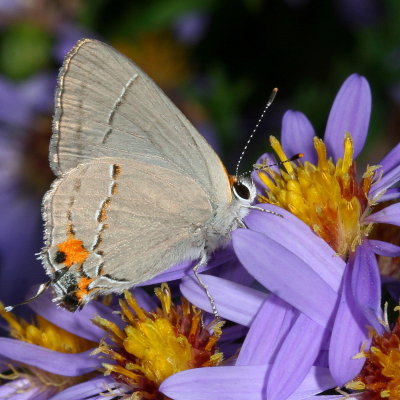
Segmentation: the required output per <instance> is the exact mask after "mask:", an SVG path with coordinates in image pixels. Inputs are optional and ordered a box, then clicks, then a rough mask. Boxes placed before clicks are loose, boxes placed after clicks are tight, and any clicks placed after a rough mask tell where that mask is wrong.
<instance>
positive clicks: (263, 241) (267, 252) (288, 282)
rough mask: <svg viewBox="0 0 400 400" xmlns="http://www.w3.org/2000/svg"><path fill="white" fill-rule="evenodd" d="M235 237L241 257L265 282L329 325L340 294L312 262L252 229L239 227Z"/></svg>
mask: <svg viewBox="0 0 400 400" xmlns="http://www.w3.org/2000/svg"><path fill="white" fill-rule="evenodd" d="M276 218H277V219H278V218H279V217H276ZM232 240H233V246H234V248H235V251H236V254H237V256H238V257H239V260H240V261H241V262H242V264H243V265H244V266H245V268H247V270H248V271H249V272H250V273H251V274H252V275H253V276H254V277H255V278H256V279H257V280H258V281H259V282H260V283H261V284H262V285H264V286H265V287H266V288H267V289H268V290H270V291H271V292H272V293H275V294H276V295H277V296H279V297H280V298H282V299H283V300H285V301H286V302H287V303H289V304H291V305H292V306H293V307H295V308H297V309H298V310H300V311H302V312H304V313H305V314H306V315H308V316H309V317H310V318H311V319H313V320H314V321H315V322H317V323H318V324H320V325H321V326H326V324H327V323H328V322H329V320H330V318H331V315H332V312H333V310H334V308H335V304H336V300H337V294H336V293H335V291H334V290H333V289H332V288H331V287H330V286H329V285H328V284H327V283H326V282H325V281H324V280H323V279H322V278H321V277H320V276H319V275H318V274H316V273H315V271H313V270H312V269H311V268H310V266H309V265H307V264H306V263H305V262H304V261H303V260H301V259H300V258H299V257H298V256H297V255H296V254H294V253H292V252H290V251H289V250H288V249H286V248H285V247H283V246H282V245H280V244H279V243H277V242H275V241H273V240H271V239H270V238H268V237H267V236H265V235H263V234H261V233H258V232H254V231H251V230H250V229H237V230H236V231H234V232H233V234H232Z"/></svg>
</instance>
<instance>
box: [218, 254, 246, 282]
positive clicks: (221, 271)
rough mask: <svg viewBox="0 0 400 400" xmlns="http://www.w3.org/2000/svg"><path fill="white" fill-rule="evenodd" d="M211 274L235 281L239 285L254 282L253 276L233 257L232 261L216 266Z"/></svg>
mask: <svg viewBox="0 0 400 400" xmlns="http://www.w3.org/2000/svg"><path fill="white" fill-rule="evenodd" d="M211 272H212V273H211V275H214V276H218V277H219V278H223V279H226V280H228V281H232V282H237V283H240V284H241V285H245V286H251V285H252V284H253V283H254V278H253V277H252V276H251V275H250V274H249V273H248V272H247V270H246V269H245V268H244V267H243V265H242V264H241V263H240V261H239V260H238V259H237V258H235V259H233V260H232V261H230V262H228V263H226V264H224V265H221V266H218V268H214V269H213V270H212V271H211Z"/></svg>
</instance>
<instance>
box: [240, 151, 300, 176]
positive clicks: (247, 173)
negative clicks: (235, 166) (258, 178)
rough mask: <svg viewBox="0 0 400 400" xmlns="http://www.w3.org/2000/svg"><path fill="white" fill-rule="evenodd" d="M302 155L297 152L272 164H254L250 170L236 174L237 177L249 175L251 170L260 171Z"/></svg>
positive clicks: (296, 158) (294, 159)
mask: <svg viewBox="0 0 400 400" xmlns="http://www.w3.org/2000/svg"><path fill="white" fill-rule="evenodd" d="M302 157H304V154H303V153H297V154H295V155H294V156H292V157H290V158H288V159H287V160H283V161H278V162H276V163H273V164H265V165H264V164H254V165H253V167H254V168H253V169H252V170H250V171H247V172H243V173H242V174H240V175H239V176H238V178H240V177H242V176H246V175H250V174H251V173H252V172H253V171H261V170H263V169H267V168H270V167H274V166H275V165H279V166H282V165H283V164H285V163H287V162H291V161H296V160H298V159H299V158H302Z"/></svg>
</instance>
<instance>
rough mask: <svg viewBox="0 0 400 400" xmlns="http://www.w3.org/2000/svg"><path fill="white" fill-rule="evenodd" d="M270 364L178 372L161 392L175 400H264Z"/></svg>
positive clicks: (169, 379)
mask: <svg viewBox="0 0 400 400" xmlns="http://www.w3.org/2000/svg"><path fill="white" fill-rule="evenodd" d="M267 370H268V366H266V365H255V366H240V367H239V366H235V367H211V368H210V367H206V368H196V369H189V370H186V371H182V372H178V373H177V374H174V375H172V376H170V377H169V378H167V379H166V380H165V381H164V382H163V383H162V384H161V386H160V389H159V390H160V392H161V393H163V394H164V395H166V396H168V397H169V398H171V399H174V400H210V399H229V400H249V399H251V400H262V399H263V397H262V390H263V386H264V380H265V376H266V374H267Z"/></svg>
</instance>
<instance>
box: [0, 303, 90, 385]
mask: <svg viewBox="0 0 400 400" xmlns="http://www.w3.org/2000/svg"><path fill="white" fill-rule="evenodd" d="M0 315H1V316H2V317H3V318H4V319H5V320H6V321H7V323H8V325H9V328H10V336H11V337H13V338H15V339H17V340H21V341H23V342H27V343H31V344H35V345H37V346H41V347H45V348H46V349H50V350H53V351H58V352H62V353H80V352H83V351H86V350H89V349H91V348H93V347H95V346H97V343H94V342H91V341H89V340H86V339H84V338H81V337H79V336H76V335H74V334H72V333H70V332H67V331H65V330H64V329H62V328H60V327H58V326H56V325H54V324H52V323H51V322H49V321H47V320H46V319H44V318H42V317H41V316H39V315H37V316H36V320H35V321H34V322H33V323H28V322H27V321H25V320H24V319H23V318H18V317H17V316H15V315H14V314H13V313H10V312H5V311H4V306H3V304H1V303H0ZM17 368H18V370H17ZM10 370H11V371H12V374H1V375H0V377H1V378H3V379H17V378H20V377H21V376H24V377H27V378H28V379H30V380H31V382H32V385H34V384H36V382H40V384H41V385H43V386H44V387H46V388H54V389H55V390H56V391H61V390H63V389H65V388H67V387H69V386H72V385H76V384H77V383H80V382H83V381H84V380H85V379H86V378H87V376H81V377H67V376H63V375H56V374H53V373H50V372H47V371H44V370H41V369H40V368H37V367H32V366H29V365H25V364H21V363H13V365H11V366H10Z"/></svg>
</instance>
